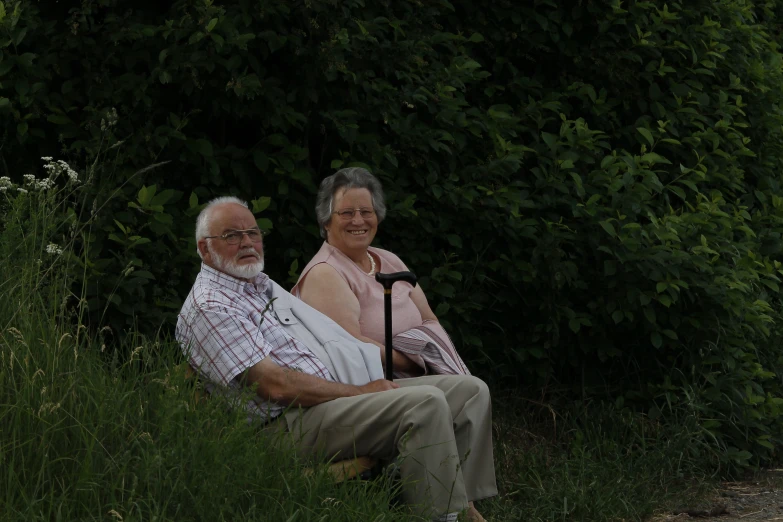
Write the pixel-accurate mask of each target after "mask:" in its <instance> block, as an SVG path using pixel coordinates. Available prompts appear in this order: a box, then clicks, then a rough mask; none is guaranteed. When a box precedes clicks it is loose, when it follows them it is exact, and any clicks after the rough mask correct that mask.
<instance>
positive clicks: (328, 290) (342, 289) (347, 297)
mask: <svg viewBox="0 0 783 522" xmlns="http://www.w3.org/2000/svg"><path fill="white" fill-rule="evenodd" d="M423 295H424V294H423V293H422V296H423ZM299 298H300V299H301V300H302V301H304V302H305V303H307V304H309V305H310V306H312V307H313V308H315V309H316V310H318V311H319V312H321V313H322V314H324V315H326V316H327V317H329V318H330V319H332V320H333V321H334V322H335V323H337V324H339V325H340V326H342V327H343V328H344V329H345V330H346V331H347V332H348V333H349V334H351V335H353V336H354V337H356V338H357V339H359V340H360V341H363V342H365V343H372V344H374V345H376V346H378V347H379V348H380V354H381V362H382V363H383V365H384V366H386V352H385V350H384V347H383V345H381V344H380V343H378V342H377V341H374V340H372V339H370V338H369V337H365V336H364V335H362V329H361V326H360V325H359V317H360V315H361V307H360V305H359V300H358V299H357V298H356V296H355V295H354V294H353V292H352V291H351V287H350V286H348V283H346V282H345V280H344V279H343V278H342V277H340V274H338V273H337V271H336V270H335V269H334V268H332V267H331V266H329V265H328V264H326V263H320V264H318V265H315V266H314V267H313V268H311V269H310V271H309V272H308V273H307V276H306V277H305V278H304V279H303V280H302V281H300V282H299ZM335 303H340V306H335ZM425 303H426V299H425ZM417 306H418V305H417ZM428 308H429V307H428ZM430 313H432V312H430ZM433 317H434V315H433ZM392 357H393V362H394V369H395V371H397V370H399V371H404V372H411V373H414V372H415V373H421V368H420V367H419V366H418V365H417V364H416V363H414V362H413V361H411V360H410V359H409V358H408V357H406V356H405V355H404V354H402V353H400V352H398V351H397V350H393V351H392Z"/></svg>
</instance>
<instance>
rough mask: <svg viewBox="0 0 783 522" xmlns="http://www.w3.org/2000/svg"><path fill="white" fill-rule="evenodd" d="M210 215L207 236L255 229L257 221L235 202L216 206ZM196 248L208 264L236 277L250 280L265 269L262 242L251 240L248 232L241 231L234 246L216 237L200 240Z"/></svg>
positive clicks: (248, 211)
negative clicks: (238, 240) (239, 238)
mask: <svg viewBox="0 0 783 522" xmlns="http://www.w3.org/2000/svg"><path fill="white" fill-rule="evenodd" d="M210 218H211V219H210V223H209V235H210V236H219V235H222V234H225V233H227V232H232V231H234V230H250V229H257V225H256V220H255V218H254V217H253V214H252V213H251V212H250V210H248V209H247V208H245V207H243V206H242V205H239V204H237V203H224V204H222V205H218V206H216V207H215V208H214V209H212V215H211V216H210ZM198 249H199V251H200V252H201V256H202V259H203V261H204V263H206V264H207V265H208V266H211V267H212V268H214V269H216V270H219V271H221V272H224V273H226V274H229V275H231V276H234V277H237V278H239V279H248V280H250V279H253V278H254V277H255V276H257V275H258V274H259V272H261V271H262V270H263V269H264V244H263V243H262V242H258V243H253V241H251V240H250V238H249V237H248V236H247V234H243V235H242V238H241V240H240V242H239V243H238V244H236V245H229V244H228V242H226V241H225V240H223V239H221V238H219V237H216V238H212V239H200V240H199V241H198Z"/></svg>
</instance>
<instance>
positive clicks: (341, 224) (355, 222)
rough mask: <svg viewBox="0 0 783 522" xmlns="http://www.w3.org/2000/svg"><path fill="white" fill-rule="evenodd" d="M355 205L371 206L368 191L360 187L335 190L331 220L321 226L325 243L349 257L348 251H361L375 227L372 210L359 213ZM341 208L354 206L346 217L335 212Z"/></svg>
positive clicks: (359, 252) (370, 237) (366, 208)
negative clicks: (324, 230) (366, 214)
mask: <svg viewBox="0 0 783 522" xmlns="http://www.w3.org/2000/svg"><path fill="white" fill-rule="evenodd" d="M356 209H362V210H368V209H369V210H374V208H373V205H372V195H371V194H370V191H369V190H367V189H364V188H352V189H348V190H338V191H337V192H336V193H335V195H334V203H333V205H332V220H331V221H330V222H329V224H328V225H326V226H325V227H324V228H326V239H327V241H328V242H329V244H330V245H332V246H333V247H335V248H339V249H340V250H341V251H342V252H343V253H345V254H347V255H349V257H350V254H352V253H353V254H356V255H360V254H363V253H364V252H365V251H366V250H367V247H368V246H370V243H372V240H373V238H374V237H375V232H377V230H378V216H377V215H376V214H375V213H374V212H373V214H372V215H371V216H367V217H362V213H361V212H357V211H356ZM344 210H354V212H353V213H352V214H351V216H350V219H348V218H347V217H342V216H340V215H339V214H336V213H335V212H340V211H344Z"/></svg>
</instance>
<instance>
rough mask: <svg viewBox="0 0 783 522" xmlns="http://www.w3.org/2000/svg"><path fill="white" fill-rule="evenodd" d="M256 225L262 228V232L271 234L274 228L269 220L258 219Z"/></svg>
mask: <svg viewBox="0 0 783 522" xmlns="http://www.w3.org/2000/svg"><path fill="white" fill-rule="evenodd" d="M256 225H258V228H260V229H261V231H262V232H269V231H270V230H272V228H273V226H272V220H271V219H268V218H258V219H256Z"/></svg>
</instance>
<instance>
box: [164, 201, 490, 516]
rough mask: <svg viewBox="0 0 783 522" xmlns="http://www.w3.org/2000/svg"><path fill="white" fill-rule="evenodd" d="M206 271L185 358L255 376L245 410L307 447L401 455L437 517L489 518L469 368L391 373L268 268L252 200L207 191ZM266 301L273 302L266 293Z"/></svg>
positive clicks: (189, 315) (202, 221) (206, 374)
mask: <svg viewBox="0 0 783 522" xmlns="http://www.w3.org/2000/svg"><path fill="white" fill-rule="evenodd" d="M196 240H197V242H198V253H199V255H200V256H201V259H202V265H201V271H200V273H199V274H198V277H197V278H196V282H195V284H194V285H193V288H192V289H191V291H190V294H189V295H188V297H187V299H186V301H185V303H184V305H183V307H182V311H181V312H180V316H179V321H178V322H177V333H176V335H177V340H178V341H179V342H180V344H181V346H182V348H183V351H185V353H186V355H187V356H188V358H189V361H190V364H191V365H192V366H193V367H194V368H196V369H198V371H199V373H200V375H201V376H202V377H203V378H204V379H206V380H208V381H209V382H210V383H212V384H214V385H215V386H218V387H223V388H227V389H239V388H241V387H245V386H253V387H254V388H255V395H254V396H253V399H252V401H251V403H250V404H248V405H247V407H248V411H250V412H251V414H252V415H254V416H256V417H257V418H258V419H260V420H261V421H263V422H265V423H268V424H272V423H274V424H275V425H276V426H278V427H280V428H281V429H283V430H286V431H288V432H290V434H291V435H292V438H293V440H294V441H295V443H296V444H297V447H298V449H299V450H300V451H302V452H304V453H306V454H314V453H318V454H324V455H326V456H327V457H330V458H331V457H334V458H337V459H343V458H352V457H354V456H363V455H365V456H371V457H377V458H381V459H397V460H398V461H399V462H400V474H401V478H402V483H403V493H402V494H403V498H404V500H405V501H406V502H408V503H410V504H414V505H419V506H421V507H422V508H423V509H425V510H426V511H427V514H428V515H429V516H432V517H433V519H434V520H456V519H457V513H458V512H460V511H462V510H465V509H467V515H468V519H469V520H475V521H481V520H484V519H483V518H482V517H481V515H480V514H479V513H478V511H476V509H475V507H474V506H473V502H472V501H473V500H478V499H481V498H485V497H489V496H493V495H496V494H497V487H496V485H495V470H494V463H493V460H492V439H491V423H492V421H491V404H490V397H489V391H488V389H487V386H486V384H484V382H482V381H481V380H479V379H477V378H475V377H471V376H431V377H417V378H413V379H402V380H398V381H396V382H390V381H386V380H383V379H382V378H381V377H382V375H383V373H382V366H381V356H380V354H379V351H378V347H377V346H374V345H372V344H368V343H362V342H360V341H358V340H357V339H355V338H353V337H351V336H350V335H349V334H347V332H345V331H344V330H342V328H340V327H339V326H338V325H337V324H336V323H334V322H333V321H332V320H331V319H329V318H328V317H326V316H325V315H322V314H320V312H317V311H316V310H315V309H313V308H310V307H309V306H308V305H306V304H304V303H303V302H301V301H299V300H298V299H296V298H294V297H292V296H291V295H290V294H288V292H286V291H285V290H283V289H282V288H281V287H280V286H279V285H277V284H276V283H274V282H273V281H271V280H270V279H269V278H268V277H267V276H266V275H265V274H264V273H263V272H262V271H263V269H264V257H263V254H264V251H263V243H262V234H261V231H260V230H259V229H258V227H257V225H256V221H255V218H254V217H253V214H252V213H251V212H250V211H249V210H248V208H247V204H246V203H244V202H242V201H240V200H238V199H236V198H233V197H223V198H218V199H216V200H213V201H211V202H210V203H209V204H207V206H206V207H205V208H204V210H203V211H202V212H201V214H200V215H199V216H198V220H197V223H196ZM270 302H271V304H270Z"/></svg>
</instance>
